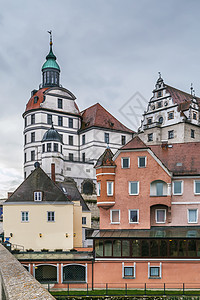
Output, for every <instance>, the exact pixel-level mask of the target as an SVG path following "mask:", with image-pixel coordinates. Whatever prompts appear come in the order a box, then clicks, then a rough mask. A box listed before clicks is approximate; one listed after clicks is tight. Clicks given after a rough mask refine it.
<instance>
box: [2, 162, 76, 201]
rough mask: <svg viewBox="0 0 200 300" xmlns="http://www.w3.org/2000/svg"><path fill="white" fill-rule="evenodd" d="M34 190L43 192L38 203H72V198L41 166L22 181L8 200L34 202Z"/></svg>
mask: <svg viewBox="0 0 200 300" xmlns="http://www.w3.org/2000/svg"><path fill="white" fill-rule="evenodd" d="M34 192H42V201H37V204H38V203H44V202H49V203H52V204H55V203H56V202H63V203H71V201H70V199H69V198H68V197H67V196H66V195H65V194H64V193H63V192H62V191H61V190H60V188H59V187H58V186H57V185H56V184H55V183H54V182H53V181H52V180H51V178H50V177H49V176H48V175H47V174H46V173H45V172H44V171H43V170H42V169H41V168H40V167H37V168H36V169H35V170H34V171H33V172H32V173H31V174H30V175H29V176H28V177H27V178H26V179H25V180H24V182H22V184H21V185H20V186H19V187H18V188H17V189H16V190H15V191H14V193H13V194H12V195H11V196H10V197H9V198H8V200H6V202H34Z"/></svg>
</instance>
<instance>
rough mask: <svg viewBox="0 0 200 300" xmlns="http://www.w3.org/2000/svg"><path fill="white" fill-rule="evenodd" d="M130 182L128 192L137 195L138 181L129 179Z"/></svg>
mask: <svg viewBox="0 0 200 300" xmlns="http://www.w3.org/2000/svg"><path fill="white" fill-rule="evenodd" d="M129 184H130V194H131V195H137V194H138V181H134V182H133V181H131V182H129Z"/></svg>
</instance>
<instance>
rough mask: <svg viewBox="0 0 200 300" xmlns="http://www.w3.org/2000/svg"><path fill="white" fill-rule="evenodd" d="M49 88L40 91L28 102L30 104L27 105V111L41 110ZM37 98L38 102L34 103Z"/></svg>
mask: <svg viewBox="0 0 200 300" xmlns="http://www.w3.org/2000/svg"><path fill="white" fill-rule="evenodd" d="M48 89H49V88H48V87H46V88H42V89H40V90H38V91H37V92H36V93H35V94H34V95H33V96H32V97H31V98H30V99H29V101H28V103H27V104H26V111H28V110H31V109H37V108H40V104H41V103H42V102H43V101H44V93H45V91H46V90H48ZM35 97H38V98H37V102H36V101H35V102H36V103H34V98H35Z"/></svg>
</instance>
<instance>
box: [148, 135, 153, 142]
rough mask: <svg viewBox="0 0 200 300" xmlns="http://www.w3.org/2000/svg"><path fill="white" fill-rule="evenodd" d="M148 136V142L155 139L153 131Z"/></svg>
mask: <svg viewBox="0 0 200 300" xmlns="http://www.w3.org/2000/svg"><path fill="white" fill-rule="evenodd" d="M147 137H148V142H152V141H153V133H149V134H148V136H147Z"/></svg>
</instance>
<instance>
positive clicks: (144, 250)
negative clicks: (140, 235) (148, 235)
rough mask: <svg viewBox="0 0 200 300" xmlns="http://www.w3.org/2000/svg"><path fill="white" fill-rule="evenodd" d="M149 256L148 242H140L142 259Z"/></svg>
mask: <svg viewBox="0 0 200 300" xmlns="http://www.w3.org/2000/svg"><path fill="white" fill-rule="evenodd" d="M145 256H149V242H148V241H146V240H143V241H142V257H145Z"/></svg>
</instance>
